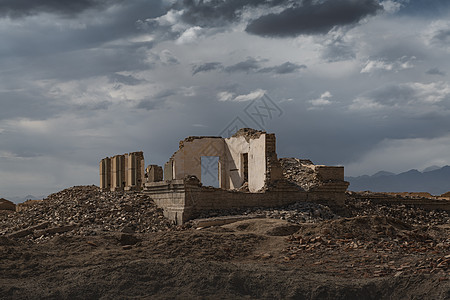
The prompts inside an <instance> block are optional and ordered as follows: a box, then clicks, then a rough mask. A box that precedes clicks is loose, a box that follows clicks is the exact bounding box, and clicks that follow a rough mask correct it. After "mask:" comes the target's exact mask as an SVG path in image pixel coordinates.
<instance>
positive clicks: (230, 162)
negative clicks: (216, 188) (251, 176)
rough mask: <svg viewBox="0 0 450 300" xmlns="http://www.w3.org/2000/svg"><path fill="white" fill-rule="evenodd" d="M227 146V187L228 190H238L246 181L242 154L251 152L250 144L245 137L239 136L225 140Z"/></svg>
mask: <svg viewBox="0 0 450 300" xmlns="http://www.w3.org/2000/svg"><path fill="white" fill-rule="evenodd" d="M225 144H226V148H227V151H226V152H227V157H226V166H225V168H226V171H227V172H226V174H227V175H228V176H227V180H226V184H227V185H226V187H227V188H228V189H237V188H240V187H241V186H242V183H243V181H244V170H243V161H242V153H248V152H249V151H250V143H249V142H247V141H246V140H245V138H244V137H243V136H239V137H230V138H227V139H225ZM236 169H237V170H236Z"/></svg>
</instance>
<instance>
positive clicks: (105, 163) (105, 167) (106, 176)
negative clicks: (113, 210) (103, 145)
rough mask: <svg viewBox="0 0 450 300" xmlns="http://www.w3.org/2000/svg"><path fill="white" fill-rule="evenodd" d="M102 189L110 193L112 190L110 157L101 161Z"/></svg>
mask: <svg viewBox="0 0 450 300" xmlns="http://www.w3.org/2000/svg"><path fill="white" fill-rule="evenodd" d="M100 188H101V189H102V191H109V190H110V188H111V159H110V158H109V157H107V158H104V159H102V160H101V161H100Z"/></svg>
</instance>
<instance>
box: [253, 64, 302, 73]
mask: <svg viewBox="0 0 450 300" xmlns="http://www.w3.org/2000/svg"><path fill="white" fill-rule="evenodd" d="M306 68H307V67H306V66H305V65H297V64H294V63H291V62H289V61H288V62H285V63H284V64H281V65H278V66H273V67H268V68H262V69H260V70H259V71H258V72H259V73H272V72H273V73H275V74H289V73H294V72H297V71H298V70H301V69H306Z"/></svg>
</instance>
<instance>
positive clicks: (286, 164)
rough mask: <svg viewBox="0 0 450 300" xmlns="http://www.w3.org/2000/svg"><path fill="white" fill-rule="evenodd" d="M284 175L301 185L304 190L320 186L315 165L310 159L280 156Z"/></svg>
mask: <svg viewBox="0 0 450 300" xmlns="http://www.w3.org/2000/svg"><path fill="white" fill-rule="evenodd" d="M279 161H280V164H281V167H282V169H283V176H284V177H285V178H286V179H287V180H288V181H289V182H292V183H295V184H296V185H298V186H300V187H301V188H302V189H303V190H305V191H309V190H310V189H312V188H314V187H316V186H319V185H320V180H319V179H318V178H317V173H316V171H315V165H314V164H313V163H312V162H311V161H310V160H309V159H298V158H280V159H279Z"/></svg>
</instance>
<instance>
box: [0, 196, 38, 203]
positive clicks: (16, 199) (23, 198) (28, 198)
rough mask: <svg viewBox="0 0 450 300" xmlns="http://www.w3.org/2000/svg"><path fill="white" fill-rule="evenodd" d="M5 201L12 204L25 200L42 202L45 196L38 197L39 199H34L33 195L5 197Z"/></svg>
mask: <svg viewBox="0 0 450 300" xmlns="http://www.w3.org/2000/svg"><path fill="white" fill-rule="evenodd" d="M5 198H6V199H7V200H9V201H12V202H14V203H16V204H17V203H22V202H25V201H27V200H42V199H44V198H45V196H39V197H35V196H33V195H28V196H25V197H5Z"/></svg>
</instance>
